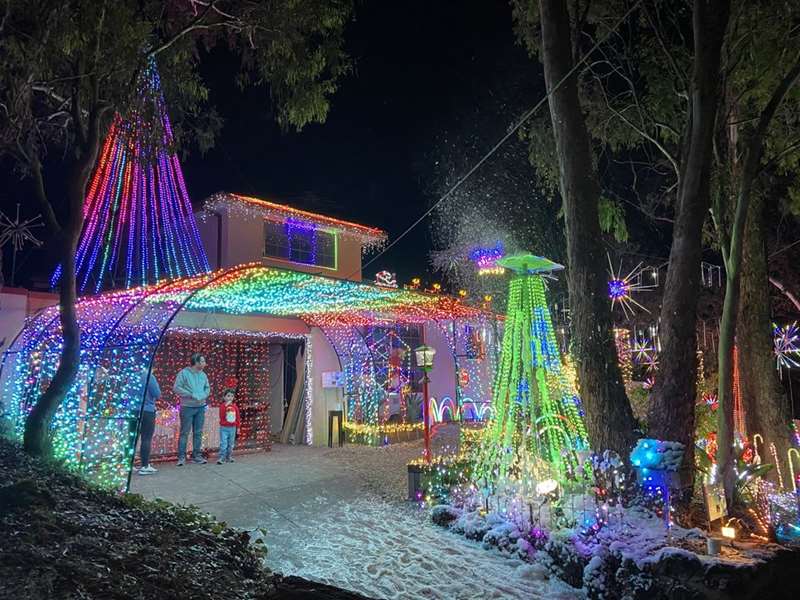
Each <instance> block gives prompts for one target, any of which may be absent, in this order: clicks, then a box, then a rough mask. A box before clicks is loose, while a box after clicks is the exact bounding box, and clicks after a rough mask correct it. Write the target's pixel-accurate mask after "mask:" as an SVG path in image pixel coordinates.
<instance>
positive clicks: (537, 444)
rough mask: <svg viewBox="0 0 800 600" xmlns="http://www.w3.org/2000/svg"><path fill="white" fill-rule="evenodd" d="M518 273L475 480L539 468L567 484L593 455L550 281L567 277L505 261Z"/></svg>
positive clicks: (520, 258)
mask: <svg viewBox="0 0 800 600" xmlns="http://www.w3.org/2000/svg"><path fill="white" fill-rule="evenodd" d="M498 264H501V265H502V266H503V267H505V268H506V269H509V270H511V271H513V273H514V274H513V276H512V278H511V281H510V283H509V292H508V309H507V313H506V321H505V325H504V330H503V331H504V333H503V344H502V351H501V355H500V364H499V367H498V371H497V375H496V378H495V382H494V388H493V391H492V420H491V421H490V422H489V423H488V425H487V427H486V429H485V432H484V438H483V443H482V445H481V451H480V455H479V458H478V462H477V465H476V471H475V475H476V480H483V481H485V482H487V483H496V482H498V481H499V480H501V479H503V478H507V477H512V478H513V477H519V476H523V475H524V473H523V471H525V470H528V469H529V468H533V469H534V470H535V469H536V468H537V466H539V467H541V468H542V470H546V471H547V473H543V474H541V475H546V476H547V477H552V476H555V477H557V478H561V479H563V478H565V477H566V476H567V475H568V474H569V473H570V472H574V470H575V469H576V468H577V466H578V455H577V452H578V451H581V450H588V442H587V435H586V427H585V426H584V423H583V410H582V408H581V403H580V398H579V397H578V395H577V394H576V393H575V391H574V386H573V385H572V384H571V383H570V382H569V381H567V378H566V377H565V376H564V373H563V370H562V364H561V354H560V352H559V349H558V343H557V341H556V336H555V332H554V331H553V323H552V320H551V317H550V310H549V309H548V307H547V301H546V293H545V282H544V279H543V277H542V275H543V274H546V273H550V272H552V271H556V270H559V269H563V267H562V266H561V265H558V264H556V263H554V262H552V261H550V260H547V259H546V258H541V257H538V256H533V255H530V254H523V255H515V256H509V257H506V258H504V259H501V260H500V261H498ZM534 475H535V474H534Z"/></svg>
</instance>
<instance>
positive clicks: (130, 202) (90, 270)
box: [52, 58, 209, 292]
mask: <svg viewBox="0 0 800 600" xmlns="http://www.w3.org/2000/svg"><path fill="white" fill-rule="evenodd" d="M83 217H84V218H83V229H82V231H81V237H80V241H79V244H78V250H77V253H76V256H75V259H76V260H75V263H76V270H77V276H78V285H79V287H80V290H81V291H82V292H98V291H100V290H102V289H107V288H112V287H125V288H128V287H136V286H139V285H147V284H152V283H156V282H158V281H160V280H162V279H170V278H176V277H185V276H191V275H198V274H200V273H205V272H207V271H208V270H209V265H208V258H207V257H206V253H205V250H204V249H203V244H202V242H201V241H200V235H199V233H198V230H197V223H196V221H195V218H194V213H193V212H192V203H191V201H190V200H189V195H188V194H187V192H186V184H185V183H184V180H183V172H182V171H181V165H180V163H179V162H178V157H177V155H176V154H175V141H174V139H173V133H172V125H171V124H170V120H169V115H168V114H167V108H166V105H165V103H164V95H163V93H162V91H161V81H160V78H159V75H158V69H157V67H156V62H155V59H153V58H151V59H150V60H149V62H148V63H147V66H146V67H145V68H144V69H142V71H141V73H140V74H139V77H138V79H137V84H136V91H135V93H134V97H133V98H132V101H131V106H130V109H129V111H127V114H126V115H125V116H122V115H119V114H117V115H115V116H114V120H113V121H112V123H111V128H110V129H109V131H108V135H107V136H106V140H105V143H104V144H103V149H102V151H101V152H100V156H99V157H98V161H97V165H96V166H95V171H94V175H93V176H92V179H91V182H90V184H89V187H88V190H87V193H86V201H85V202H84V205H83ZM60 277H61V267H60V266H59V267H58V269H57V270H56V272H55V273H54V274H53V282H52V283H53V285H55V284H56V283H57V282H58V280H59V278H60Z"/></svg>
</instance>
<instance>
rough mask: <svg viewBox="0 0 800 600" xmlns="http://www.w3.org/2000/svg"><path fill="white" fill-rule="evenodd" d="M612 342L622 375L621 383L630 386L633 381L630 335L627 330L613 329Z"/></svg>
mask: <svg viewBox="0 0 800 600" xmlns="http://www.w3.org/2000/svg"><path fill="white" fill-rule="evenodd" d="M614 342H615V344H616V347H617V362H619V369H620V372H621V373H622V381H623V382H624V383H625V385H630V383H631V381H633V361H632V360H631V334H630V332H629V331H628V330H627V329H619V328H617V329H614Z"/></svg>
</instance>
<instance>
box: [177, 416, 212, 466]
mask: <svg viewBox="0 0 800 600" xmlns="http://www.w3.org/2000/svg"><path fill="white" fill-rule="evenodd" d="M180 418H181V432H180V434H179V435H178V460H184V459H185V458H186V445H187V442H188V441H189V430H190V429H191V430H192V434H193V435H192V458H193V459H194V460H200V459H201V458H203V425H204V424H205V422H206V407H205V406H181V410H180Z"/></svg>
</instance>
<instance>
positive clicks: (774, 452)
mask: <svg viewBox="0 0 800 600" xmlns="http://www.w3.org/2000/svg"><path fill="white" fill-rule="evenodd" d="M769 451H770V452H771V453H772V458H773V459H774V460H775V470H776V471H777V472H778V484H779V485H780V486H781V489H782V490H783V489H785V488H784V487H783V475H782V474H781V465H780V461H779V460H778V451H777V450H776V449H775V444H770V445H769Z"/></svg>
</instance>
